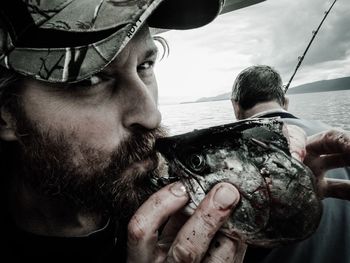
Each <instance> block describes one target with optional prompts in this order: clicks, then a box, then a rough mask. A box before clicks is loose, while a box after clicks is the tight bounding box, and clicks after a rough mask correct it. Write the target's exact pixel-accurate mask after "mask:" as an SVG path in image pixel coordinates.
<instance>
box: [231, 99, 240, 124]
mask: <svg viewBox="0 0 350 263" xmlns="http://www.w3.org/2000/svg"><path fill="white" fill-rule="evenodd" d="M231 103H232V107H233V111H234V113H235V116H236V119H237V120H239V116H240V107H239V105H238V103H237V102H236V101H235V100H233V99H231Z"/></svg>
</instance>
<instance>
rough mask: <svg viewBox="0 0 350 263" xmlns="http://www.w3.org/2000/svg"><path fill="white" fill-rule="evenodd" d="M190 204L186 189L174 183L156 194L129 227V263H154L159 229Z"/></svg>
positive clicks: (137, 213)
mask: <svg viewBox="0 0 350 263" xmlns="http://www.w3.org/2000/svg"><path fill="white" fill-rule="evenodd" d="M187 202H188V195H187V193H186V190H185V187H184V186H183V185H182V184H181V183H180V182H177V183H174V184H171V185H168V186H166V187H164V188H162V189H161V190H160V191H158V192H156V193H154V194H153V195H152V196H151V197H150V198H149V199H148V200H147V201H146V202H145V203H144V204H143V205H142V206H141V207H140V208H139V209H138V210H137V211H136V213H135V214H134V216H133V217H132V218H131V220H130V222H129V225H128V262H153V260H154V257H156V256H157V255H154V252H155V247H156V242H157V240H158V229H159V228H160V227H161V226H162V224H163V223H164V222H165V221H166V220H167V219H168V217H169V216H170V215H172V214H174V213H175V212H176V211H178V210H179V209H181V208H182V207H183V206H184V205H185V204H186V203H187Z"/></svg>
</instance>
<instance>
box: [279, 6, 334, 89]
mask: <svg viewBox="0 0 350 263" xmlns="http://www.w3.org/2000/svg"><path fill="white" fill-rule="evenodd" d="M336 2H337V0H334V2H333V3H332V4H331V6H330V7H329V9H328V10H327V11H325V13H324V17H323V19H322V21H321V23H320V24H319V25H318V27H317V29H316V30H315V31H312V38H311V40H310V41H309V44H308V45H307V47H306V49H305V51H304V54H303V55H302V56H301V57H298V60H299V61H298V64H297V66H296V68H295V70H294V73H293V75H292V77H291V78H290V80H289V81H288V84H287V85H286V86H285V87H284V93H287V91H288V88H289V86H290V83H291V82H292V80H293V78H294V76H295V74H296V73H297V71H298V69H299V67H300V65H301V63H302V62H303V60H304V58H305V55H306V53H307V51H308V50H309V48H310V46H311V44H312V42H313V41H314V39H315V37H316V35H317V33H318V31H319V30H320V28H321V26H322V24H323V22H324V21H325V20H326V18H327V16H328V14H329V12H330V11H331V10H332V8H333V6H334V4H335V3H336Z"/></svg>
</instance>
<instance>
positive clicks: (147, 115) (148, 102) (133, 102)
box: [122, 78, 162, 130]
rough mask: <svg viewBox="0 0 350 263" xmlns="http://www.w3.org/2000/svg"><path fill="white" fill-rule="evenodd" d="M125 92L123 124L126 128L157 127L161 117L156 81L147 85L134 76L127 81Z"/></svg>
mask: <svg viewBox="0 0 350 263" xmlns="http://www.w3.org/2000/svg"><path fill="white" fill-rule="evenodd" d="M125 93H126V96H125V101H124V103H123V104H124V106H125V107H124V112H123V117H122V121H123V125H124V126H125V127H127V128H133V127H137V126H142V127H144V128H146V129H149V130H152V129H155V128H157V127H158V126H159V125H160V122H161V119H162V117H161V114H160V112H159V109H158V90H157V85H156V83H154V84H153V85H150V86H148V85H146V84H145V83H143V81H142V80H141V79H139V78H136V79H135V78H134V79H133V80H132V81H129V83H128V87H127V88H126V89H125Z"/></svg>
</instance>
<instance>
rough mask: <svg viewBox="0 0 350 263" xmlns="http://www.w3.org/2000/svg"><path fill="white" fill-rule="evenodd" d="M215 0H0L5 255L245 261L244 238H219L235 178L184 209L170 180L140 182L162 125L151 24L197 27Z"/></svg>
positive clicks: (151, 167)
mask: <svg viewBox="0 0 350 263" xmlns="http://www.w3.org/2000/svg"><path fill="white" fill-rule="evenodd" d="M222 2H223V1H220V0H206V1H204V0H192V1H188V0H176V1H175V0H164V1H162V0H129V1H120V0H118V1H117V0H113V1H112V0H111V1H100V0H89V1H87V0H50V1H40V0H36V1H30V0H29V1H21V0H3V1H1V4H0V6H1V8H0V17H1V19H0V67H1V73H0V74H1V81H0V83H1V84H0V85H1V87H0V90H1V98H0V99H1V104H0V106H1V111H0V113H1V122H0V124H1V125H0V138H1V153H2V159H1V165H2V170H1V171H2V172H1V178H2V183H1V185H2V191H1V193H2V199H1V200H2V202H3V211H4V213H3V216H2V217H1V220H2V222H1V223H2V226H3V231H2V234H1V238H2V239H3V241H4V242H2V244H4V245H3V247H2V248H3V254H2V255H3V257H4V258H9V259H10V261H11V262H24V261H28V260H30V259H33V260H35V262H67V261H68V262H70V261H79V262H81V261H83V262H125V261H127V262H165V261H166V262H201V261H202V262H230V261H233V260H236V261H241V260H242V258H243V255H244V248H245V246H244V245H242V244H241V243H240V242H238V241H235V240H231V239H229V238H227V237H225V236H223V235H221V234H220V233H217V232H218V230H219V229H220V227H221V225H222V224H223V223H224V222H225V220H226V219H227V218H228V217H229V215H230V213H231V212H232V209H233V208H234V206H235V205H236V204H237V203H238V201H239V193H238V191H237V189H236V188H235V187H234V186H232V185H230V184H226V183H221V184H218V185H216V186H215V187H213V189H212V190H211V191H210V192H209V193H208V194H207V196H206V198H205V199H204V200H203V201H202V202H201V204H200V205H199V207H198V208H197V209H196V211H195V212H194V214H193V215H192V216H190V217H188V218H187V217H186V218H184V216H183V215H182V214H181V213H180V211H181V210H182V209H183V207H185V205H186V204H187V203H188V201H189V197H188V195H187V193H186V190H185V188H184V186H183V185H182V184H181V183H180V182H177V183H174V184H171V185H169V186H167V187H164V188H162V189H161V190H159V191H158V192H156V193H154V194H152V195H151V196H150V197H149V194H150V191H149V190H147V189H148V187H147V185H148V179H149V177H150V176H151V175H153V174H157V173H160V172H161V169H162V168H161V167H162V163H161V162H160V161H159V160H158V158H157V155H156V153H155V151H154V143H155V140H156V139H157V138H158V137H160V136H163V134H164V132H163V131H162V129H161V128H160V122H161V115H160V112H159V110H158V102H157V101H158V87H157V83H156V79H155V76H154V72H153V67H154V64H155V62H156V58H157V48H156V45H155V43H154V41H153V39H152V36H151V34H150V30H149V26H154V27H159V28H167V29H188V28H195V27H199V26H202V25H205V24H207V23H209V22H210V21H212V20H213V19H214V18H215V17H216V16H217V14H218V13H219V12H220V10H221V8H222ZM141 204H142V205H141ZM140 205H141V206H140ZM208 215H210V216H208Z"/></svg>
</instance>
